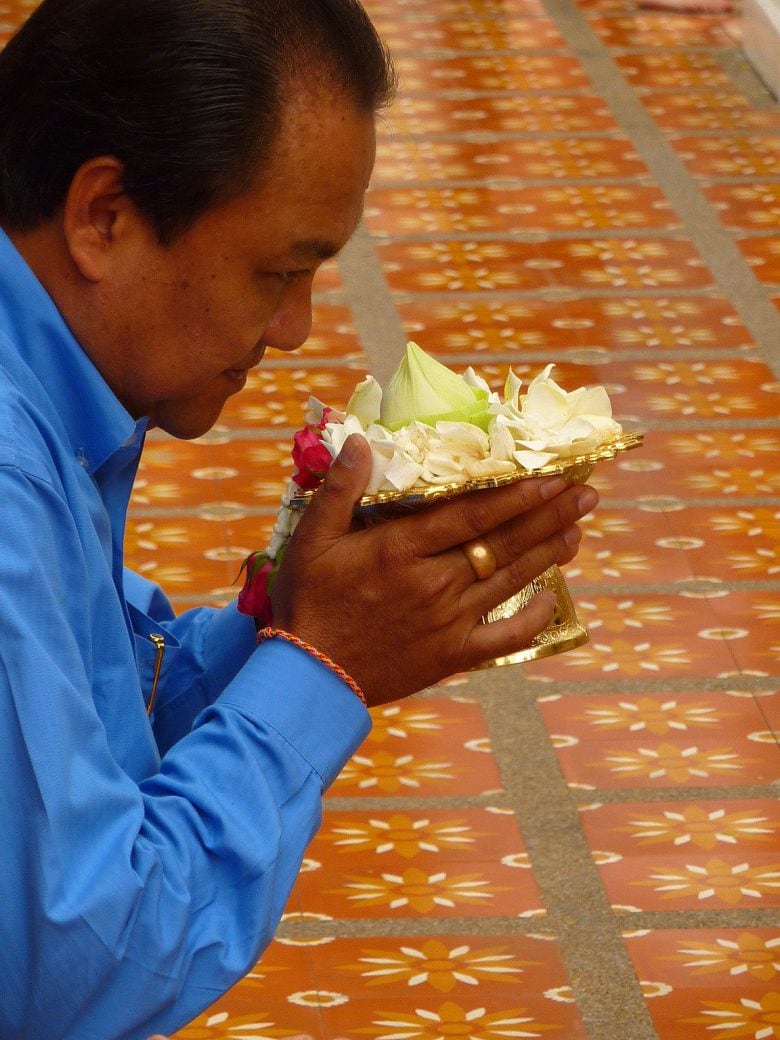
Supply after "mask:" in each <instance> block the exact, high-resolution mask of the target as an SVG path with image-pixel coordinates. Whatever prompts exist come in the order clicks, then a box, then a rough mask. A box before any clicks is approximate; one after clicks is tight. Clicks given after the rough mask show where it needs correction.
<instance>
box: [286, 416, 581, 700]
mask: <svg viewBox="0 0 780 1040" xmlns="http://www.w3.org/2000/svg"><path fill="white" fill-rule="evenodd" d="M370 468H371V457H370V451H369V448H368V444H367V442H366V441H365V439H364V438H362V437H360V436H357V435H353V436H352V437H350V438H349V440H348V441H347V442H346V444H345V446H344V448H343V449H342V452H341V454H340V455H339V457H338V459H336V461H335V462H334V463H333V465H332V466H331V468H330V470H329V472H328V475H327V477H326V478H325V481H324V482H323V484H322V485H321V486H320V488H319V490H318V491H317V493H316V495H315V496H314V497H313V499H312V501H311V503H310V504H309V506H308V508H307V510H306V512H305V514H304V516H303V517H302V519H301V522H300V524H299V525H298V527H297V529H296V531H295V534H294V536H293V538H292V539H291V541H290V545H289V547H288V549H287V552H286V554H285V557H284V561H283V563H282V565H281V567H280V570H279V574H278V577H277V580H276V584H275V587H274V592H273V612H274V624H275V625H277V626H278V627H279V628H283V629H286V630H287V631H289V632H293V633H294V634H295V635H297V636H298V637H299V638H301V639H304V640H306V641H307V642H309V643H311V644H312V645H313V646H315V647H317V649H319V650H321V651H322V652H323V653H325V654H327V655H328V656H329V657H330V658H332V660H334V661H335V662H336V663H337V664H339V665H341V667H342V668H344V669H345V670H346V671H347V672H348V673H349V674H350V675H351V676H352V677H353V678H354V679H355V680H356V682H357V683H358V684H359V685H360V686H361V688H362V689H363V691H364V692H365V695H366V698H367V700H368V703H369V704H382V703H384V702H386V701H391V700H396V699H398V698H400V697H405V696H407V695H408V694H410V693H414V692H415V691H417V690H420V689H423V688H424V687H427V686H430V685H432V684H433V683H435V682H438V681H439V680H440V679H443V678H445V677H446V676H448V675H452V674H453V673H454V672H459V671H465V670H467V669H469V668H473V667H474V666H476V665H478V664H480V663H482V662H483V661H486V660H489V659H490V658H493V657H500V656H504V655H506V654H510V653H512V652H514V651H517V650H520V649H522V648H524V647H526V646H528V644H529V643H530V641H531V640H532V639H533V637H534V636H535V635H537V634H538V633H539V632H541V630H542V629H543V628H544V627H545V626H546V625H547V624H548V623H549V621H550V619H551V617H552V613H553V608H554V597H553V595H552V593H541V594H540V595H539V596H537V597H535V598H534V599H533V600H531V602H530V603H529V604H528V606H527V607H526V608H525V609H524V610H522V611H520V613H519V614H517V615H516V616H515V617H513V618H508V619H506V620H500V621H496V622H493V623H491V624H489V625H486V624H483V623H482V622H481V618H482V617H483V616H484V615H485V614H486V613H487V612H488V611H489V610H491V609H492V608H493V607H496V606H498V605H499V604H500V603H503V602H504V601H505V600H507V599H509V598H510V596H512V595H514V593H516V592H518V591H519V590H520V589H521V588H523V586H525V585H527V584H528V583H529V582H530V581H531V580H532V579H533V578H536V577H538V575H540V574H541V573H542V572H543V571H545V570H547V568H548V567H550V566H552V564H565V563H568V562H569V561H570V560H572V559H573V558H574V556H575V555H576V553H577V549H578V545H579V540H580V531H579V528H578V527H577V526H576V521H577V520H579V519H581V518H582V517H583V516H584V515H585V514H586V513H589V512H590V511H591V509H593V508H594V506H595V505H596V503H597V501H598V496H597V494H596V492H595V491H594V490H593V488H589V487H586V486H579V485H578V486H574V487H569V486H568V485H567V483H566V481H565V480H563V479H562V478H559V477H547V478H529V479H528V480H523V481H519V482H518V483H516V484H512V485H508V486H506V487H501V488H495V489H491V490H484V491H476V492H471V493H469V494H464V495H460V496H458V497H455V498H453V499H451V500H449V501H446V502H439V503H436V504H434V505H431V506H428V507H426V508H423V509H420V510H418V511H416V512H414V513H411V514H409V515H406V516H402V517H400V518H397V519H393V520H391V521H388V522H387V523H379V524H376V525H374V526H371V527H365V528H360V529H356V526H355V524H354V522H353V509H354V507H355V504H356V503H357V501H358V500H359V498H360V497H361V495H362V493H363V489H364V488H365V486H366V484H367V482H368V477H369V474H370ZM474 538H481V539H482V540H483V541H485V542H487V544H488V546H489V548H490V549H491V550H492V552H493V554H494V555H495V557H496V561H497V569H496V571H495V573H494V574H493V575H492V576H491V577H489V578H487V579H485V580H478V579H477V577H476V575H475V573H474V570H473V569H472V566H471V564H470V563H469V561H468V559H467V558H466V555H465V554H464V552H463V550H462V548H461V546H462V545H463V543H464V542H468V541H470V540H471V539H474Z"/></svg>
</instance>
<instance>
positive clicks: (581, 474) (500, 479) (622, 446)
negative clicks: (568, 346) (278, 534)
mask: <svg viewBox="0 0 780 1040" xmlns="http://www.w3.org/2000/svg"><path fill="white" fill-rule="evenodd" d="M642 440H643V434H641V433H638V432H636V433H630V432H625V431H624V432H623V433H622V434H621V435H620V436H619V437H614V438H613V439H612V440H610V441H606V442H605V443H604V444H601V445H599V447H598V448H595V449H594V450H593V451H590V452H585V453H584V454H580V455H570V456H568V457H567V458H560V459H556V460H555V461H554V462H548V463H547V465H546V466H541V467H539V469H521V468H519V467H518V468H517V469H516V470H515V471H514V472H513V473H501V474H499V475H497V476H493V477H482V478H480V479H479V480H467V481H453V482H452V483H449V484H416V485H414V487H410V488H407V489H406V490H405V491H397V490H395V489H390V490H386V491H384V490H383V491H376V492H374V494H372V495H364V496H363V497H362V498H361V499H360V501H359V502H358V505H357V508H358V509H359V510H363V509H366V508H367V507H372V506H384V505H398V506H401V507H403V509H404V510H405V509H415V508H417V507H418V506H422V505H427V504H428V503H432V502H435V501H436V500H437V499H445V498H453V497H454V496H455V495H463V494H466V493H467V492H469V491H479V490H480V489H486V488H496V487H503V486H504V485H505V484H516V483H517V482H518V481H519V480H527V479H528V478H529V477H546V476H554V475H555V474H565V475H567V476H569V477H571V478H572V482H573V483H575V482H576V481H577V480H587V477H588V474H589V473H590V471H591V470H592V468H593V466H595V464H596V463H597V462H605V461H607V460H608V459H614V458H615V456H616V455H617V454H618V453H619V452H621V451H629V450H630V449H632V448H638V447H639V446H640V445H641V444H642ZM313 494H315V492H314V491H302V492H301V493H300V495H296V496H295V498H293V500H292V502H291V503H290V504H291V505H292V507H293V508H294V509H302V508H304V507H305V506H306V505H308V503H309V499H310V498H311V497H312V495H313Z"/></svg>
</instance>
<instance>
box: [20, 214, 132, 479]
mask: <svg viewBox="0 0 780 1040" xmlns="http://www.w3.org/2000/svg"><path fill="white" fill-rule="evenodd" d="M3 334H4V335H3ZM0 351H1V352H2V355H3V364H4V367H5V368H6V369H7V370H8V371H9V372H10V373H11V374H12V375H15V377H16V378H22V379H24V381H25V383H27V384H28V385H30V383H31V382H32V383H34V384H35V383H37V387H36V390H38V391H39V393H40V394H42V395H43V398H44V399H45V398H48V400H49V401H50V407H51V411H52V413H53V414H54V415H56V416H57V417H58V419H59V421H60V423H61V424H62V425H63V426H64V428H65V431H66V434H67V436H68V439H69V440H70V444H71V446H72V448H73V452H74V454H75V455H76V457H77V458H78V459H79V461H80V462H81V464H82V465H83V466H84V467H85V469H86V470H87V471H88V472H89V473H94V472H95V470H97V469H98V468H99V467H100V466H101V465H102V464H103V463H104V462H105V461H106V460H107V459H108V458H109V457H110V456H111V455H113V454H114V453H115V452H116V451H117V450H118V449H120V448H127V447H129V446H130V445H135V444H138V445H140V443H141V441H142V440H143V436H144V433H145V431H146V427H147V425H148V419H145V418H144V419H139V420H138V421H136V420H134V419H133V417H132V416H131V415H130V414H129V412H128V411H127V410H126V409H125V408H124V406H123V405H122V404H121V403H120V401H119V400H118V399H117V397H116V396H115V394H114V393H113V391H112V390H111V388H110V387H109V386H108V384H107V383H106V381H105V380H104V379H103V377H102V375H101V374H100V372H99V371H98V369H97V368H96V367H95V365H94V364H93V362H92V360H91V359H90V358H89V356H88V355H87V353H86V352H85V350H84V349H83V347H82V346H81V345H80V344H79V342H78V341H77V340H76V339H75V337H74V336H73V334H72V332H71V331H70V329H69V328H68V326H67V325H66V324H65V321H64V319H63V317H62V315H61V314H60V312H59V311H58V310H57V307H56V304H55V303H54V301H53V299H52V298H51V297H50V296H49V294H48V293H47V292H46V290H45V289H44V287H43V286H42V285H41V283H40V282H39V281H38V279H37V278H36V277H35V275H34V273H33V272H32V270H31V269H30V268H29V267H28V266H27V264H26V263H25V261H24V259H23V258H22V257H21V256H20V254H19V252H18V251H17V249H16V248H15V246H14V245H13V243H12V242H11V240H10V238H9V237H8V236H7V235H6V234H5V232H4V231H2V229H0ZM47 411H48V409H47Z"/></svg>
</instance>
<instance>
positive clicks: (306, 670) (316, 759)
mask: <svg viewBox="0 0 780 1040" xmlns="http://www.w3.org/2000/svg"><path fill="white" fill-rule="evenodd" d="M246 680H248V681H246ZM219 701H220V703H221V704H222V705H223V706H226V707H227V706H229V707H234V708H236V709H238V710H240V711H241V712H242V713H243V714H246V715H248V716H251V717H252V718H256V719H258V720H259V721H262V722H264V723H266V724H267V725H269V726H272V727H273V728H274V729H275V730H276V731H277V733H279V734H280V735H281V736H282V737H284V739H285V740H286V741H287V742H288V743H289V744H290V745H291V746H292V747H294V748H295V750H296V751H297V752H298V753H299V754H300V755H301V756H302V757H303V758H304V759H306V761H307V762H308V763H309V764H310V765H311V767H312V768H313V769H315V770H316V772H317V773H319V775H320V776H321V777H322V779H323V786H324V787H328V786H330V784H332V783H333V781H334V780H335V779H336V777H337V776H338V774H339V773H340V772H341V770H342V769H343V767H344V765H345V763H346V762H347V761H348V760H349V758H350V757H351V756H352V755H353V754H354V753H355V751H357V749H358V748H359V747H360V745H361V744H362V743H363V741H364V740H365V738H366V737H367V736H368V734H369V732H370V730H371V716H370V715H369V713H368V711H367V710H366V708H365V707H364V705H363V704H362V702H361V701H360V699H359V698H358V697H357V696H356V695H355V693H354V692H353V691H352V690H351V689H350V688H349V686H347V684H346V683H345V682H343V681H342V680H341V679H340V678H339V677H338V675H336V673H335V672H334V671H332V670H331V669H330V668H328V666H327V665H325V664H323V663H322V662H321V661H319V660H317V658H316V657H313V656H312V655H311V654H309V653H307V652H306V651H305V650H302V649H301V648H300V647H297V646H295V645H294V644H292V643H288V642H286V641H285V640H283V639H269V640H266V641H265V642H264V643H262V644H261V645H260V646H259V647H257V649H256V650H255V652H254V654H253V655H252V657H251V659H250V660H249V661H247V663H246V665H245V666H244V668H243V669H242V670H241V675H240V679H239V681H237V682H234V683H232V684H231V686H230V687H229V688H228V689H226V690H225V692H224V694H223V695H222V697H220V698H219Z"/></svg>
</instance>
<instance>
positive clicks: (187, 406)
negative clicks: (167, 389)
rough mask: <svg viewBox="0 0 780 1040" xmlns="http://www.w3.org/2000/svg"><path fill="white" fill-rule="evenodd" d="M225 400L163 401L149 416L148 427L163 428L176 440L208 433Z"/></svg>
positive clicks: (220, 412) (190, 438)
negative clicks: (209, 402) (214, 401)
mask: <svg viewBox="0 0 780 1040" xmlns="http://www.w3.org/2000/svg"><path fill="white" fill-rule="evenodd" d="M224 404H225V402H224V401H223V402H221V403H220V404H218V405H217V404H209V405H207V404H204V403H203V402H198V403H195V402H194V401H193V402H183V401H163V402H161V403H160V404H159V405H158V406H157V408H156V409H155V410H154V412H153V413H152V415H151V416H150V423H149V425H150V428H156V429H158V430H163V431H164V432H165V433H167V434H170V436H171V437H176V438H177V439H178V440H183V441H191V440H194V439H195V438H196V437H202V436H203V435H204V434H206V433H208V432H209V430H210V429H211V428H212V426H213V425H214V424H215V423H216V422H217V420H218V419H219V417H220V415H221V414H222V409H223V408H224Z"/></svg>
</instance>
